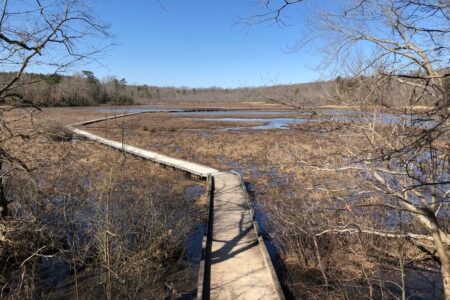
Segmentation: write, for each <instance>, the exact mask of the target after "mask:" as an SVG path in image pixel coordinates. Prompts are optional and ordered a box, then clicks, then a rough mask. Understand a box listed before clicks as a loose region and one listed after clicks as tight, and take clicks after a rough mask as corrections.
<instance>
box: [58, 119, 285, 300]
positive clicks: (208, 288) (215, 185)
mask: <svg viewBox="0 0 450 300" xmlns="http://www.w3.org/2000/svg"><path fill="white" fill-rule="evenodd" d="M135 114H137V113H134V114H124V115H119V116H112V117H107V118H103V119H96V120H91V121H86V122H81V123H77V124H73V125H69V126H67V128H68V129H69V130H71V131H72V132H73V133H74V134H76V135H79V136H83V137H85V138H87V139H89V140H93V141H96V142H98V143H101V144H104V145H107V146H110V147H113V148H115V149H118V150H121V151H124V152H127V153H130V154H133V155H136V156H139V157H142V158H145V159H149V160H152V161H154V162H156V163H159V164H161V165H163V166H170V167H173V168H175V169H178V170H181V171H184V172H186V173H189V174H193V175H195V176H198V177H202V178H208V181H209V192H208V198H209V203H208V204H209V205H208V216H209V217H208V221H207V222H208V224H207V226H206V230H205V235H204V239H203V249H202V252H203V253H202V261H201V264H200V271H199V281H198V293H197V297H198V299H284V296H283V292H282V289H281V286H280V284H279V282H278V279H277V277H276V274H275V270H274V268H273V265H272V262H271V260H270V257H269V255H268V252H267V249H266V247H265V245H264V241H263V239H262V237H261V236H260V234H259V230H258V225H257V224H256V222H255V218H254V214H253V210H252V209H251V207H250V203H249V199H248V194H247V190H246V189H245V186H244V185H243V182H242V179H241V177H240V176H239V175H237V174H234V173H229V172H220V171H219V170H216V169H214V168H210V167H208V166H204V165H200V164H197V163H192V162H189V161H186V160H182V159H176V158H172V157H169V156H166V155H162V154H159V153H156V152H152V151H147V150H143V149H140V148H137V147H134V146H130V145H126V144H123V143H121V142H117V141H113V140H108V139H106V138H103V137H101V136H98V135H95V134H92V133H90V132H87V131H85V130H81V129H79V128H76V127H75V126H81V125H86V124H93V123H97V122H101V121H105V120H107V119H114V118H121V117H126V116H130V115H135Z"/></svg>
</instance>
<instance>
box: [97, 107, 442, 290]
mask: <svg viewBox="0 0 450 300" xmlns="http://www.w3.org/2000/svg"><path fill="white" fill-rule="evenodd" d="M209 117H210V116H208V118H209ZM247 117H250V118H251V116H250V115H249V116H247ZM258 117H259V116H258ZM199 122H200V123H199ZM232 125H233V126H242V125H244V126H246V125H249V124H248V123H246V124H236V123H235V124H232ZM355 125H356V126H342V125H340V124H334V123H319V124H317V123H311V124H305V125H295V126H292V127H291V129H290V130H245V129H242V130H239V131H223V130H221V129H223V127H222V126H225V128H227V127H232V126H231V124H230V123H228V122H227V123H226V124H223V122H220V121H219V122H209V121H198V120H196V119H195V118H194V117H186V116H179V117H175V116H168V115H166V114H149V115H140V116H136V117H132V118H129V119H122V120H120V121H119V120H117V121H115V122H109V124H105V123H99V124H95V125H92V126H89V129H88V130H89V131H92V132H94V133H97V134H100V135H102V136H105V137H108V138H112V139H121V140H123V142H124V143H127V144H132V145H135V146H138V147H141V148H144V149H148V150H154V151H158V152H160V153H163V154H167V155H170V156H173V157H178V158H182V159H187V160H190V161H195V162H198V163H203V164H205V165H209V166H213V167H215V168H218V169H223V170H237V171H240V172H242V173H243V175H244V178H245V180H246V181H247V182H248V183H249V187H250V189H251V192H252V194H253V196H254V198H255V201H256V202H255V205H256V207H257V208H258V209H260V210H261V211H262V212H263V214H264V218H263V219H264V220H265V222H266V227H267V228H268V230H267V231H268V234H269V235H270V236H271V239H272V240H273V241H274V242H275V244H276V245H277V247H278V248H279V254H280V256H281V260H282V262H283V263H284V265H285V267H286V269H287V273H288V276H287V279H286V284H287V285H288V286H289V288H290V290H291V292H292V294H293V296H294V297H296V298H301V299H304V298H305V299H324V298H333V299H370V298H385V299H391V298H397V297H398V296H399V293H401V292H400V291H401V289H402V288H403V289H405V288H409V289H410V290H409V292H408V293H423V295H424V297H438V295H440V290H439V284H437V285H436V286H437V287H434V288H430V287H429V286H428V287H426V288H425V289H422V290H421V291H419V292H417V291H415V290H414V288H415V286H416V285H417V282H414V281H411V282H407V283H402V282H401V281H400V279H399V278H401V277H402V274H405V273H413V272H414V270H416V269H420V270H432V271H431V273H427V274H428V275H426V276H429V277H430V278H432V280H430V281H432V282H439V280H440V279H439V275H438V274H436V273H435V272H434V271H433V270H435V269H436V267H437V265H436V263H435V262H434V261H432V260H430V259H429V258H427V257H426V255H424V253H422V252H421V251H419V250H418V249H417V247H414V246H413V245H412V244H411V242H409V241H407V240H396V239H389V238H386V237H383V236H373V235H369V234H364V233H363V232H360V233H358V234H350V235H349V234H344V233H342V234H339V233H337V234H329V232H331V231H330V230H331V228H341V229H344V230H345V229H349V228H350V229H356V230H359V229H360V228H376V229H379V230H384V229H386V228H390V227H389V226H394V225H392V224H394V223H395V224H398V223H399V221H398V220H400V221H401V223H402V224H403V225H402V226H409V227H410V229H414V231H416V232H419V233H420V232H421V231H423V230H422V229H420V228H412V227H411V226H414V225H413V223H411V222H409V221H410V220H409V219H408V218H406V217H403V216H399V215H396V214H395V213H394V212H393V211H391V210H390V209H388V208H380V207H376V206H374V207H373V208H370V207H369V208H367V207H366V208H365V209H359V208H357V205H355V206H353V205H352V204H353V203H355V204H357V203H358V201H360V200H364V203H369V204H370V203H378V202H380V201H381V200H386V199H384V197H386V196H385V195H384V194H380V193H378V192H377V191H376V190H374V189H373V186H372V185H371V184H370V183H369V182H368V181H367V180H366V178H364V175H361V173H360V172H356V171H354V170H352V169H348V170H342V171H340V172H335V171H334V169H336V168H341V167H345V166H346V165H348V163H349V162H350V160H352V158H354V157H355V156H357V154H358V153H363V152H364V151H368V149H369V148H368V147H370V145H368V143H367V141H366V139H365V137H364V135H363V134H362V132H361V131H359V130H358V128H357V125H358V124H355ZM199 126H201V127H200V128H199ZM385 130H386V131H388V130H389V128H388V127H386V129H385ZM354 207H356V208H354ZM358 228H359V229H358ZM406 265H408V268H409V269H407V270H405V267H404V266H406ZM429 274H432V275H429ZM413 275H414V274H412V275H411V276H409V277H405V278H414V276H413ZM405 276H406V275H405ZM411 280H413V279H411ZM422 283H423V282H421V284H422ZM406 285H407V286H406ZM433 295H434V296H433Z"/></svg>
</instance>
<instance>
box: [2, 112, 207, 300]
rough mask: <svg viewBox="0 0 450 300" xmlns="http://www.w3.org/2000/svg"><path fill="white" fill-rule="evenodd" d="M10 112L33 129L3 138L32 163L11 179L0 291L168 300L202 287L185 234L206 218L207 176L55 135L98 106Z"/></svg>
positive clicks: (43, 295) (17, 127)
mask: <svg viewBox="0 0 450 300" xmlns="http://www.w3.org/2000/svg"><path fill="white" fill-rule="evenodd" d="M10 117H11V120H12V119H13V118H14V119H15V120H16V121H15V122H12V123H10V125H11V127H12V128H13V129H14V130H20V131H21V132H22V133H26V134H29V137H27V138H17V139H12V140H8V143H7V144H6V143H5V145H2V146H5V147H7V148H8V149H9V150H10V151H11V152H12V153H14V154H15V155H16V156H17V157H19V158H20V159H21V160H22V161H24V162H26V163H27V165H29V166H30V168H31V170H30V171H29V172H23V171H22V170H19V169H17V170H11V172H10V173H9V174H8V176H7V178H6V187H7V189H6V194H7V197H8V199H9V200H10V201H12V202H11V204H10V208H11V211H12V216H11V217H8V218H6V219H3V220H1V223H0V232H1V234H0V238H1V244H0V261H1V263H0V265H1V269H0V298H2V299H3V298H11V299H17V298H21V299H22V298H50V299H60V298H77V299H78V298H81V299H84V298H100V299H102V298H104V299H123V298H129V299H136V298H147V299H149V298H151V299H163V298H177V297H180V296H182V295H186V294H190V293H192V292H193V291H194V290H195V287H196V276H197V273H198V266H196V265H195V263H194V262H192V261H191V260H190V258H189V257H188V253H187V252H186V251H187V243H186V242H187V239H188V238H189V236H190V234H191V233H192V232H193V231H194V230H195V229H196V228H197V226H200V225H201V224H202V223H203V221H204V220H203V218H204V209H203V207H204V204H205V197H204V196H203V193H202V191H204V187H203V185H202V183H200V182H194V181H191V180H189V179H186V178H185V177H184V176H183V175H182V174H179V173H176V172H173V171H170V170H164V169H161V168H159V167H158V166H157V165H155V164H152V163H150V162H148V161H144V160H142V159H138V158H135V157H132V156H129V155H125V154H123V153H121V152H120V151H114V150H111V149H109V148H107V147H104V146H100V145H98V144H96V143H93V142H88V141H83V140H78V139H76V138H74V139H70V138H68V139H55V138H52V136H54V135H55V134H58V129H53V131H52V136H49V135H48V134H47V133H48V129H49V128H50V127H52V128H53V127H54V124H55V122H56V123H59V124H67V123H72V122H77V121H81V120H84V119H91V118H93V117H98V114H91V113H88V114H87V115H80V114H78V113H74V112H73V111H70V110H58V113H53V114H52V113H50V112H44V113H43V114H41V115H36V116H35V117H34V118H33V123H31V122H30V120H31V119H30V117H29V116H25V117H24V118H18V117H20V114H19V113H18V114H14V115H12V116H10ZM64 134H65V133H62V135H64ZM195 186H198V187H199V188H193V187H195Z"/></svg>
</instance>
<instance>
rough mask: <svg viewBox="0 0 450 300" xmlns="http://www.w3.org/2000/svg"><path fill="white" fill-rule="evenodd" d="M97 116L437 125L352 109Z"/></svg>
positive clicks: (279, 125)
mask: <svg viewBox="0 0 450 300" xmlns="http://www.w3.org/2000/svg"><path fill="white" fill-rule="evenodd" d="M93 111H94V112H100V113H110V114H127V113H145V112H154V113H156V112H160V113H163V112H170V113H172V114H173V115H175V116H181V117H185V116H186V117H189V116H190V117H198V119H199V120H202V121H225V122H230V125H231V126H230V127H228V128H225V129H221V130H224V131H227V130H244V129H251V130H270V129H290V128H291V126H292V125H299V124H308V123H320V122H338V123H369V122H375V123H379V124H384V125H403V126H407V127H408V126H414V127H419V128H431V127H432V126H433V125H434V124H435V121H434V120H432V119H427V118H422V117H420V116H419V115H415V114H390V113H382V112H378V113H374V112H361V111H358V110H350V109H317V110H311V109H309V110H305V111H292V110H289V111H286V110H285V111H273V110H272V111H270V110H269V111H265V110H242V109H241V110H223V109H180V108H170V107H167V108H154V107H148V106H145V107H113V108H95V109H93ZM233 122H234V123H245V122H248V123H254V122H260V123H263V124H262V125H256V126H233V125H232V123H233Z"/></svg>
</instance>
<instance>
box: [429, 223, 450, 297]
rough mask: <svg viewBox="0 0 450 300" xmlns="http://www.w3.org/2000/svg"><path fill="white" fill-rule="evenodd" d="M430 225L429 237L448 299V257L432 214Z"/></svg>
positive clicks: (449, 276)
mask: <svg viewBox="0 0 450 300" xmlns="http://www.w3.org/2000/svg"><path fill="white" fill-rule="evenodd" d="M430 223H431V235H432V237H433V240H434V245H435V246H436V249H437V252H438V255H439V259H440V261H441V274H442V281H443V289H444V296H445V299H450V257H449V254H448V251H447V249H446V246H445V245H444V243H443V242H442V237H441V234H440V231H439V226H438V223H437V219H436V217H435V216H434V214H433V215H432V216H431V217H430Z"/></svg>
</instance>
